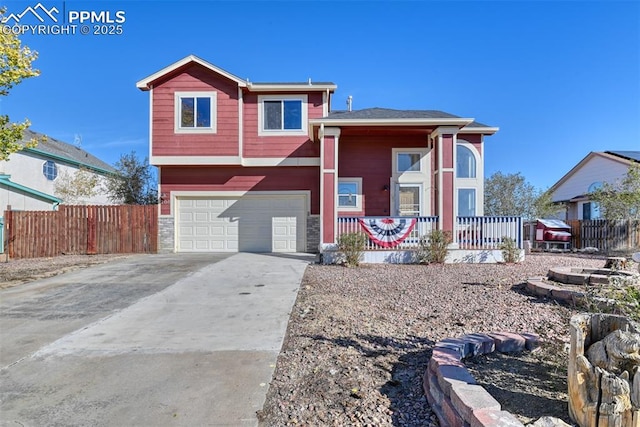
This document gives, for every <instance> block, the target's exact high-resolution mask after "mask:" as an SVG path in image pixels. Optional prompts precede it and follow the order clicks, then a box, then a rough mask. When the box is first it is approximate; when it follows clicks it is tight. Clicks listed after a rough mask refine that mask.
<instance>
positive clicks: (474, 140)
mask: <svg viewBox="0 0 640 427" xmlns="http://www.w3.org/2000/svg"><path fill="white" fill-rule="evenodd" d="M457 139H459V140H460V139H464V140H465V141H467V142H468V143H470V144H471V145H473V147H474V148H475V149H476V150H478V153H480V155H481V156H482V135H478V134H461V135H458V138H457Z"/></svg>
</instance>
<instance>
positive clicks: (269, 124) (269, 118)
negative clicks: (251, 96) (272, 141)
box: [263, 101, 282, 129]
mask: <svg viewBox="0 0 640 427" xmlns="http://www.w3.org/2000/svg"><path fill="white" fill-rule="evenodd" d="M263 121H264V124H263V126H264V128H265V129H282V101H264V117H263Z"/></svg>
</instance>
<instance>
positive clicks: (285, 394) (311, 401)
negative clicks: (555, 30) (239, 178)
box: [0, 254, 637, 426]
mask: <svg viewBox="0 0 640 427" xmlns="http://www.w3.org/2000/svg"><path fill="white" fill-rule="evenodd" d="M123 256H126V255H66V256H61V257H55V258H37V259H25V260H12V261H9V262H0V289H2V288H5V287H9V286H15V285H18V284H21V283H25V282H29V281H32V280H36V279H39V278H43V277H50V276H53V275H55V274H60V273H64V272H66V271H70V270H74V269H77V268H82V267H86V266H89V265H92V264H100V263H105V262H109V261H111V260H114V259H117V258H122V257H123ZM603 265H604V257H599V256H586V255H574V254H563V255H561V254H531V255H528V256H527V258H526V260H525V261H524V262H523V263H521V264H515V265H496V264H484V265H481V264H456V265H363V266H361V267H359V268H346V267H339V266H320V265H311V266H309V267H308V268H307V271H306V273H305V276H304V279H303V283H302V285H301V287H300V291H299V294H298V298H297V301H296V304H295V306H294V308H293V310H292V313H291V317H290V320H289V326H288V332H287V336H286V338H285V342H284V345H283V349H282V352H281V353H280V356H279V358H278V362H277V366H276V371H275V374H274V378H273V380H272V382H271V384H270V388H269V392H268V395H267V401H266V403H265V406H264V408H263V410H262V411H259V414H258V415H259V417H260V419H261V426H285V425H304V426H325V425H339V426H342V425H353V426H391V425H393V426H437V425H438V422H437V419H436V417H435V415H434V414H433V413H432V412H431V410H430V408H429V405H428V404H427V402H426V399H425V397H424V394H423V392H422V375H423V373H424V371H425V368H426V366H427V363H428V361H429V358H430V357H431V349H432V347H433V345H434V344H435V343H436V342H437V341H438V340H441V339H443V338H447V337H457V336H461V335H464V334H466V333H473V332H490V331H511V332H537V333H538V334H540V335H541V337H542V338H543V340H544V344H543V348H542V350H541V351H540V352H536V353H533V354H522V355H509V356H500V355H490V356H487V357H484V358H478V359H475V360H470V361H468V366H469V369H470V370H471V372H472V373H473V375H474V376H475V377H476V379H477V380H478V382H479V383H480V384H482V385H483V386H485V388H487V390H489V391H490V392H491V393H492V394H493V395H494V397H496V399H498V400H499V401H500V402H501V404H502V406H503V408H505V409H506V410H509V411H511V412H513V413H514V415H516V416H518V417H519V418H520V419H521V421H523V422H525V423H526V422H529V421H531V420H535V419H537V418H538V417H540V416H543V415H553V416H556V417H559V418H563V419H564V420H565V421H569V419H568V418H567V415H566V393H565V392H564V391H565V388H566V355H565V354H564V353H563V352H564V348H565V344H567V343H568V342H569V336H568V329H569V328H568V322H569V318H570V316H571V315H572V314H574V313H576V312H577V310H576V309H574V308H571V307H566V306H561V305H559V304H557V303H556V302H554V301H548V300H543V299H539V298H535V297H532V296H529V295H527V294H525V293H524V292H523V291H522V289H523V287H524V286H523V284H524V281H525V280H526V279H527V278H529V277H533V276H544V275H546V273H547V270H548V269H549V268H550V267H555V266H570V267H601V266H603ZM632 268H633V270H634V271H635V270H636V269H637V267H636V266H633V267H632Z"/></svg>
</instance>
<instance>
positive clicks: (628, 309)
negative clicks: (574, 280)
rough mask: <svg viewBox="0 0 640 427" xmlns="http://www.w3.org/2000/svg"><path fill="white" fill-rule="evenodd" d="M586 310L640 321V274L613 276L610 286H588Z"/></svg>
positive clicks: (610, 279) (610, 278)
mask: <svg viewBox="0 0 640 427" xmlns="http://www.w3.org/2000/svg"><path fill="white" fill-rule="evenodd" d="M584 300H585V303H584V308H585V309H586V310H587V311H589V312H595V313H614V314H620V315H623V316H626V317H629V318H630V319H632V320H635V321H640V274H634V275H632V276H618V275H613V276H610V277H609V284H608V285H603V284H600V285H586V290H585V298H584Z"/></svg>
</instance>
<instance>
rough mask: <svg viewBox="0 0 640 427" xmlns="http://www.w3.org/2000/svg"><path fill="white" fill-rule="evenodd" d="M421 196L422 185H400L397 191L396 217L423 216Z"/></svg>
mask: <svg viewBox="0 0 640 427" xmlns="http://www.w3.org/2000/svg"><path fill="white" fill-rule="evenodd" d="M421 196H422V185H421V184H398V185H397V189H396V215H398V216H421V215H422V210H421V206H422V201H421V200H420V197H421Z"/></svg>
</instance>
